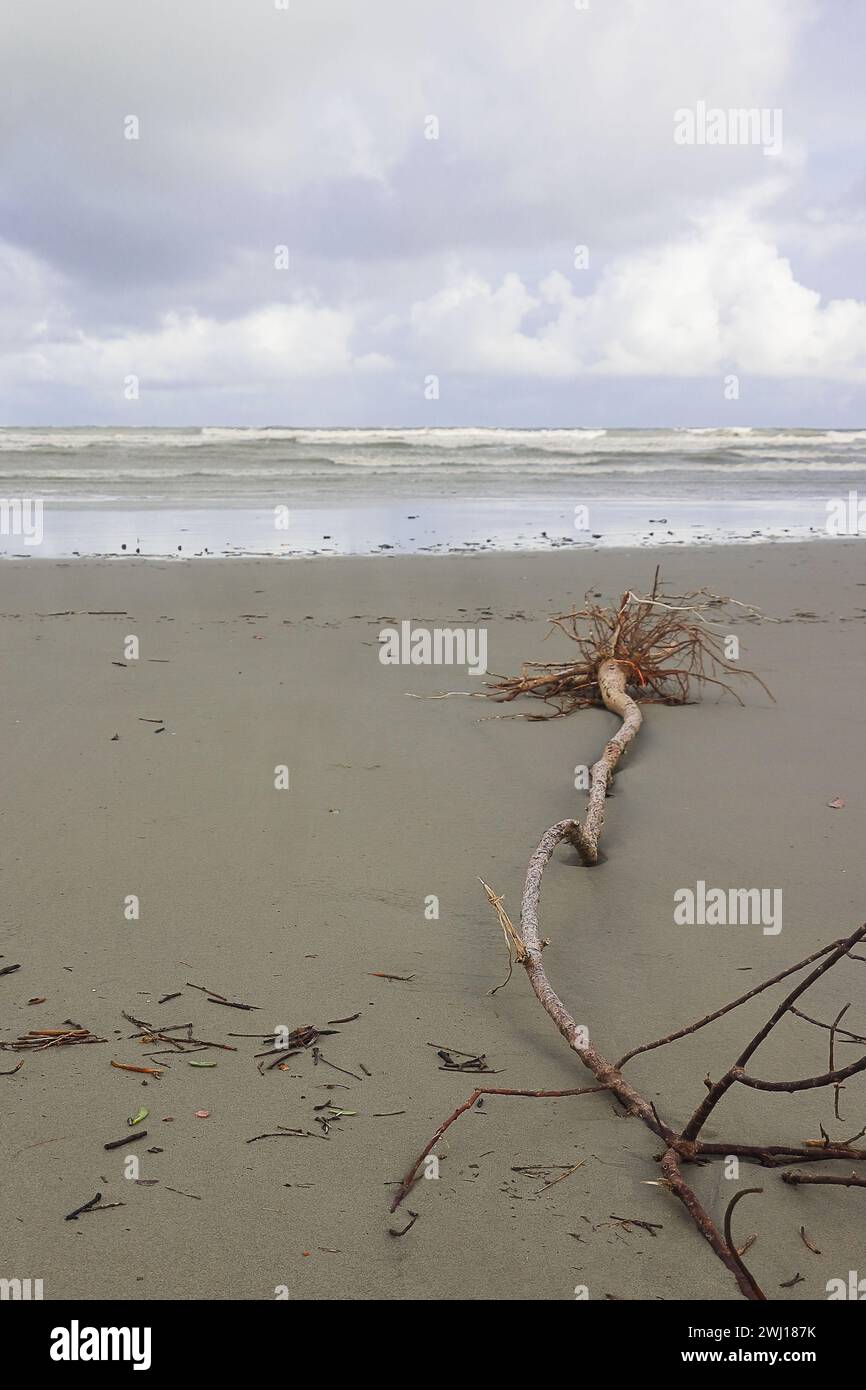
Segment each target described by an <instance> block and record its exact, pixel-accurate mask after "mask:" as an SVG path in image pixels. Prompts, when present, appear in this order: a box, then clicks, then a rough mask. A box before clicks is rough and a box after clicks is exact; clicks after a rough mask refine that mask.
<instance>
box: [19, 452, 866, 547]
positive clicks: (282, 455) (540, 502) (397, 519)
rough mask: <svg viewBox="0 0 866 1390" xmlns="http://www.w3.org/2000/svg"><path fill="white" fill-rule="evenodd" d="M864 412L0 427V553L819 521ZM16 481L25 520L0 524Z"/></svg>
mask: <svg viewBox="0 0 866 1390" xmlns="http://www.w3.org/2000/svg"><path fill="white" fill-rule="evenodd" d="M858 488H859V489H860V490H861V491H862V492H863V494H864V497H866V430H815V429H784V428H778V429H749V428H747V427H739V426H735V427H730V428H725V429H713V428H707V429H685V428H684V429H647V430H635V429H629V430H623V429H538V430H528V429H486V428H480V427H479V428H454V429H443V428H427V429H300V428H299V429H293V428H291V427H283V426H279V427H277V426H273V427H262V428H255V429H254V428H222V427H189V428H183V429H173V428H165V429H157V428H141V429H137V428H124V429H118V428H110V427H109V428H52V429H40V428H32V429H31V428H4V429H2V430H0V502H5V503H6V504H7V505H6V506H5V507H4V508H3V511H2V522H3V525H2V533H0V551H2V553H3V554H6V555H10V554H11V555H25V554H26V555H31V556H32V555H34V554H36V555H45V556H51V557H56V556H60V555H74V554H119V555H122V554H135V553H139V554H146V555H152V554H159V555H181V556H184V557H188V556H190V555H196V554H209V555H227V554H239V553H241V554H280V555H282V554H287V555H293V554H306V555H309V554H328V553H331V554H369V553H382V552H387V551H391V550H393V551H395V552H399V553H407V552H419V551H424V552H431V553H441V552H446V553H447V552H451V551H455V550H461V551H465V550H476V549H478V550H484V549H529V550H533V549H548V548H552V547H560V546H566V545H572V546H575V545H658V544H698V543H704V544H706V543H719V542H725V541H743V540H762V539H767V538H774V539H785V538H788V539H801V538H803V537H808V536H815V537H819V536H822V535H826V534H827V517H828V512H829V511H830V509H831V508H832V507H833V506H834V505H836V504H837V503H838V501H839V499H845V498H850V496H851V495H852V493H853V494H856V493H857V490H858ZM16 499H26V500H27V501H28V502H30V503H32V502H39V503H41V506H42V512H43V525H42V531H43V534H42V538H41V540H40V541H39V543H38V544H35V543H33V541H32V538H31V539H30V540H29V541H28V542H27V543H26V544H25V543H22V535H21V534H20V533H16V531H15V525H14V522H15V514H14V505H13V506H12V508H11V511H10V504H14V502H15V500H16Z"/></svg>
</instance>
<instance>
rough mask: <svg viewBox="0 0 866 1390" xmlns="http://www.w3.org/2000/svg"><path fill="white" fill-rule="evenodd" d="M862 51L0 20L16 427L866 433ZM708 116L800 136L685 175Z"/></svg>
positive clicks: (719, 11)
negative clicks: (691, 117)
mask: <svg viewBox="0 0 866 1390" xmlns="http://www.w3.org/2000/svg"><path fill="white" fill-rule="evenodd" d="M864 31H866V20H864V11H863V6H862V3H861V0H724V2H723V3H720V0H583V3H581V0H578V3H575V0H146V2H145V0H78V3H76V4H69V3H64V0H26V3H19V4H13V3H12V0H7V3H6V4H5V5H4V6H3V10H2V19H0V52H2V62H3V82H2V84H0V113H2V114H0V148H2V172H0V421H2V423H6V424H24V423H30V424H37V423H42V424H64V423H95V424H200V423H214V424H233V423H237V424H269V423H270V424H276V423H287V424H289V423H291V424H306V425H315V424H395V425H396V424H403V425H426V424H435V425H448V424H469V423H475V424H494V425H496V424H500V425H507V424H513V425H579V424H588V425H641V424H649V425H652V424H656V425H666V424H686V425H701V424H722V425H725V424H756V425H757V424H815V425H835V426H846V425H850V426H854V425H864V424H866V409H864V404H863V402H864V388H866V272H864V266H866V258H864V242H866V170H864V165H863V155H862V132H863V128H864V116H866V85H864V82H863V72H864V68H866V51H864V49H866V45H864V42H863V38H864ZM699 103H705V104H706V107H707V108H708V109H709V110H712V109H721V110H722V111H724V112H727V111H729V110H732V109H736V110H739V109H752V108H754V109H755V110H757V111H764V112H766V113H768V114H767V118H766V119H767V120H769V119H770V116H771V113H773V112H777V113H781V115H780V116H778V117H774V118H773V119H777V120H781V123H782V124H781V130H782V141H781V149H778V148H777V149H775V151H772V150H770V151H768V150H767V149H765V145H766V144H767V143H768V141H764V143H761V142H758V143H748V144H745V143H741V144H735V143H732V142H731V141H730V140H729V142H728V143H723V144H719V143H717V144H712V145H711V144H706V143H703V144H701V143H693V144H684V143H678V140H677V139H675V132H676V129H677V123H678V120H679V122H680V125H681V124H682V118H677V117H676V116H675V113H677V112H682V111H689V112H695V113H697V112H698V110H699ZM130 118H134V119H130ZM136 127H137V128H136ZM695 129H696V130H697V129H698V127H697V126H696V127H695ZM767 129H768V130H769V126H768V127H767ZM723 130H724V128H723ZM729 130H730V131H731V132H732V133H735V128H734V127H729ZM130 134H137V137H138V138H137V139H130V138H127V137H128V136H129V135H130ZM431 137H435V138H431ZM280 247H285V248H288V252H287V254H286V253H285V252H280V251H278V250H277V248H280ZM578 247H584V248H586V250H585V251H584V252H577V253H576V248H578ZM286 260H288V266H287V267H285V265H284V262H285V261H286ZM132 376H134V377H136V378H137V379H138V383H139V396H138V399H129V398H128V396H129V389H128V386H127V384H126V383H127V382H128V379H129V378H130V377H132ZM434 377H435V378H436V379H437V380H438V396H437V395H436V391H435V389H434V388H432V387H431V386H430V379H431V378H434ZM732 377H736V378H737V383H736V386H735V388H734V391H733V393H732V390H731V387H730V378H732ZM726 382H727V383H728V384H727V389H726ZM425 383H426V387H425ZM737 389H738V392H739V395H738V397H736V390H737Z"/></svg>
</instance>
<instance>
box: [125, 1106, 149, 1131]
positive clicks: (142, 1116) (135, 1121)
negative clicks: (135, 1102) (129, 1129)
mask: <svg viewBox="0 0 866 1390" xmlns="http://www.w3.org/2000/svg"><path fill="white" fill-rule="evenodd" d="M149 1114H150V1111H149V1110H148V1108H147V1106H146V1105H143V1106H142V1107H141V1109H140V1110H139V1111H138V1113H137V1114H135V1115H133V1117H132V1119H131V1120H127V1122H126V1123H127V1124H128V1125H130V1126H131V1125H140V1124H141V1122H142V1120H146V1119H147V1117H148V1115H149Z"/></svg>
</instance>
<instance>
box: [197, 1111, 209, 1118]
mask: <svg viewBox="0 0 866 1390" xmlns="http://www.w3.org/2000/svg"><path fill="white" fill-rule="evenodd" d="M195 1117H196V1119H197V1120H209V1119H210V1111H209V1110H196V1112H195Z"/></svg>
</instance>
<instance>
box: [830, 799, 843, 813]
mask: <svg viewBox="0 0 866 1390" xmlns="http://www.w3.org/2000/svg"><path fill="white" fill-rule="evenodd" d="M827 805H828V806H829V807H830V810H831V811H843V810H844V809H845V801H844V798H843V797H841V796H837V797H836V799H835V801H828V802H827Z"/></svg>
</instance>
